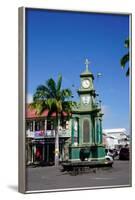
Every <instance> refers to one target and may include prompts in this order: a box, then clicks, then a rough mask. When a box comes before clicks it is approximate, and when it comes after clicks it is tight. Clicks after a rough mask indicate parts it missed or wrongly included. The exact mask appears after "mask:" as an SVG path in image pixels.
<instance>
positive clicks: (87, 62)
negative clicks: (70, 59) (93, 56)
mask: <svg viewBox="0 0 135 200" xmlns="http://www.w3.org/2000/svg"><path fill="white" fill-rule="evenodd" d="M89 64H90V61H89V60H88V58H86V59H85V65H86V71H88V70H89Z"/></svg>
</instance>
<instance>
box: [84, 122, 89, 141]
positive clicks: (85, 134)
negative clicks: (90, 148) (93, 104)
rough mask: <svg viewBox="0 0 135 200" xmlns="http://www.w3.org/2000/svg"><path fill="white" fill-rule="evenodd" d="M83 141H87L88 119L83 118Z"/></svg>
mask: <svg viewBox="0 0 135 200" xmlns="http://www.w3.org/2000/svg"><path fill="white" fill-rule="evenodd" d="M83 142H84V143H87V142H89V120H88V119H85V120H84V121H83Z"/></svg>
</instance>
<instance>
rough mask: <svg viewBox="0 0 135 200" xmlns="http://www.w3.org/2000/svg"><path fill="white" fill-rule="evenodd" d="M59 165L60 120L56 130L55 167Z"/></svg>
mask: <svg viewBox="0 0 135 200" xmlns="http://www.w3.org/2000/svg"><path fill="white" fill-rule="evenodd" d="M58 165H59V119H58V118H57V126H56V128H55V166H58Z"/></svg>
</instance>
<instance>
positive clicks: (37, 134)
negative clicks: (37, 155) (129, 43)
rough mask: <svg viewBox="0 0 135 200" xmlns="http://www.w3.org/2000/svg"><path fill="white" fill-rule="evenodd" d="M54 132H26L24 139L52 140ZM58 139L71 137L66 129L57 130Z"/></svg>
mask: <svg viewBox="0 0 135 200" xmlns="http://www.w3.org/2000/svg"><path fill="white" fill-rule="evenodd" d="M54 137H55V130H47V131H46V132H45V131H43V130H41V131H30V130H27V131H26V138H54ZM59 137H71V132H70V131H69V130H66V129H62V130H59Z"/></svg>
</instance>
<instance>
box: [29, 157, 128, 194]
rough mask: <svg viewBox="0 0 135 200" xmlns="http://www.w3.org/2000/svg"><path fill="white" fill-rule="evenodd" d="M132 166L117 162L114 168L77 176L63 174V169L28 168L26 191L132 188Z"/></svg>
mask: <svg viewBox="0 0 135 200" xmlns="http://www.w3.org/2000/svg"><path fill="white" fill-rule="evenodd" d="M130 165H131V164H130V161H120V160H115V161H114V164H113V167H112V168H106V169H105V168H100V169H96V170H91V171H90V172H89V173H82V174H78V175H76V176H75V175H72V174H70V173H68V172H66V171H65V172H62V171H61V169H62V168H61V167H57V168H56V167H55V166H51V167H36V168H32V167H28V168H27V169H26V183H27V184H26V190H27V191H36V190H53V189H54V190H55V189H67V188H68V189H75V188H83V187H102V186H124V185H125V186H130V184H131V170H130Z"/></svg>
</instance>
